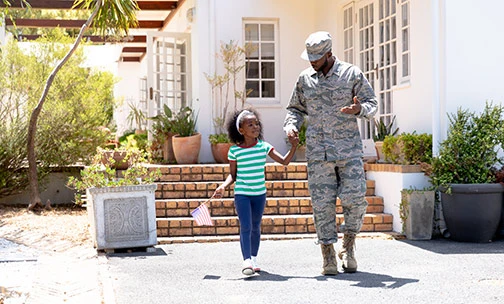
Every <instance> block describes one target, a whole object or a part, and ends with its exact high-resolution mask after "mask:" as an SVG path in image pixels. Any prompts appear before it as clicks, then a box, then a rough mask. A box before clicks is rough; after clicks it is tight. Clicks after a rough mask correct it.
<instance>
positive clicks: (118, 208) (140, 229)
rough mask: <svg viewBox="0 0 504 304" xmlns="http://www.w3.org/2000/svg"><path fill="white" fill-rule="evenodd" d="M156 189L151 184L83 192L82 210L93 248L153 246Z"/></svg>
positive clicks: (154, 243)
mask: <svg viewBox="0 0 504 304" xmlns="http://www.w3.org/2000/svg"><path fill="white" fill-rule="evenodd" d="M156 189H157V185H155V184H150V185H137V186H122V187H110V188H89V189H87V190H86V196H87V207H86V208H87V212H88V216H89V221H90V223H91V225H90V230H91V236H92V239H93V243H94V246H95V248H96V249H98V250H103V249H116V248H134V247H149V246H153V245H156V244H157V233H156V205H155V195H154V192H155V190H156Z"/></svg>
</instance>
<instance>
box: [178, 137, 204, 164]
mask: <svg viewBox="0 0 504 304" xmlns="http://www.w3.org/2000/svg"><path fill="white" fill-rule="evenodd" d="M172 145H173V154H174V155H175V160H176V161H177V164H197V163H198V158H199V152H200V148H201V133H196V134H195V135H192V136H185V137H180V136H178V135H173V137H172Z"/></svg>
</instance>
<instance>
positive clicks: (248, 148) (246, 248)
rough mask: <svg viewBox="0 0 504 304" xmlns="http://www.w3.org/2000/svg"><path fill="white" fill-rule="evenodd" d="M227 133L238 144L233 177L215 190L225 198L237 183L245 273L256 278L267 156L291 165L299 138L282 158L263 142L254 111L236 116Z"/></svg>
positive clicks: (231, 160) (232, 161) (231, 158)
mask: <svg viewBox="0 0 504 304" xmlns="http://www.w3.org/2000/svg"><path fill="white" fill-rule="evenodd" d="M227 130H228V136H229V138H230V139H231V141H232V142H233V143H234V144H235V145H234V146H232V147H231V148H230V149H229V152H228V159H229V170H230V174H229V175H228V177H227V178H226V180H225V181H224V183H222V185H220V186H219V187H218V188H217V189H216V190H215V193H214V197H216V198H220V197H222V195H223V193H224V189H225V188H226V187H227V186H229V185H231V184H232V183H233V182H236V183H235V186H234V199H235V208H236V213H237V214H238V219H239V221H240V246H241V252H242V255H243V260H244V261H243V267H242V273H243V274H245V275H252V274H254V273H255V272H256V271H260V270H261V269H260V267H259V266H258V265H257V259H256V257H257V252H258V251H259V243H260V241H261V219H262V215H263V211H264V206H265V204H266V181H265V175H264V167H265V165H266V155H268V156H269V157H271V158H272V159H273V160H275V161H277V162H279V163H281V164H283V165H287V164H289V162H290V160H291V159H292V157H293V156H294V153H295V151H296V147H297V145H298V143H299V138H298V137H297V136H293V137H292V138H289V143H290V144H291V149H290V150H289V153H287V154H286V155H285V156H282V155H281V154H280V153H278V152H277V151H276V150H275V149H274V148H273V146H272V145H270V144H269V143H267V142H265V141H263V130H262V124H261V121H260V120H259V115H258V113H257V112H256V111H255V110H252V109H249V110H243V111H237V112H235V113H234V115H233V116H232V118H231V119H230V120H229V121H228V123H227Z"/></svg>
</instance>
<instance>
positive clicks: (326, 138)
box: [283, 32, 378, 275]
mask: <svg viewBox="0 0 504 304" xmlns="http://www.w3.org/2000/svg"><path fill="white" fill-rule="evenodd" d="M305 44H306V49H305V50H304V52H303V53H302V54H301V58H303V59H305V60H308V61H310V64H311V67H310V68H308V69H306V70H304V71H302V72H301V74H300V75H299V77H298V79H297V81H296V84H295V86H294V89H293V92H292V96H291V99H290V101H289V105H288V106H287V115H286V117H285V121H284V127H283V129H284V131H285V133H286V134H287V136H288V137H289V138H290V137H297V132H298V130H299V128H300V127H301V124H302V123H303V120H304V118H305V116H308V118H309V119H308V128H307V130H306V144H307V145H306V158H307V162H308V188H309V191H310V196H311V198H312V206H313V215H314V221H315V229H316V231H317V244H320V245H321V249H322V255H323V270H322V274H324V275H336V274H338V268H337V262H336V252H335V251H334V247H333V244H334V243H336V242H337V241H338V232H337V227H336V199H337V197H339V198H340V199H341V204H342V206H343V213H344V219H345V223H344V225H342V226H341V230H342V232H343V233H344V236H343V244H342V246H341V249H340V250H339V251H338V257H339V258H340V259H341V260H342V264H343V265H342V266H343V271H344V272H356V271H357V260H356V258H355V237H356V235H357V233H359V232H360V229H361V227H362V222H363V220H364V215H365V214H366V207H367V201H366V199H365V195H366V178H365V173H364V165H363V161H362V156H363V153H362V140H361V138H360V133H359V128H358V124H357V118H365V119H370V118H372V117H373V116H374V114H375V113H376V110H377V104H378V103H377V101H376V96H375V93H374V91H373V89H372V88H371V85H370V84H369V82H368V80H367V79H366V77H365V76H364V74H363V73H362V71H361V70H360V69H359V68H358V67H356V66H354V65H352V64H349V63H346V62H343V61H340V60H338V58H336V57H335V56H333V54H332V41H331V35H330V34H329V33H328V32H315V33H313V34H311V35H310V36H309V37H308V38H307V39H306V42H305Z"/></svg>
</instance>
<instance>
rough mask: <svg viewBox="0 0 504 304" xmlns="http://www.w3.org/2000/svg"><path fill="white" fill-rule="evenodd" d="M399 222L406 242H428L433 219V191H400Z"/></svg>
mask: <svg viewBox="0 0 504 304" xmlns="http://www.w3.org/2000/svg"><path fill="white" fill-rule="evenodd" d="M400 209H401V210H400V214H401V220H402V223H403V233H404V235H406V238H408V240H430V239H431V238H432V227H433V226H432V222H433V219H434V191H423V190H403V191H401V206H400Z"/></svg>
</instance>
